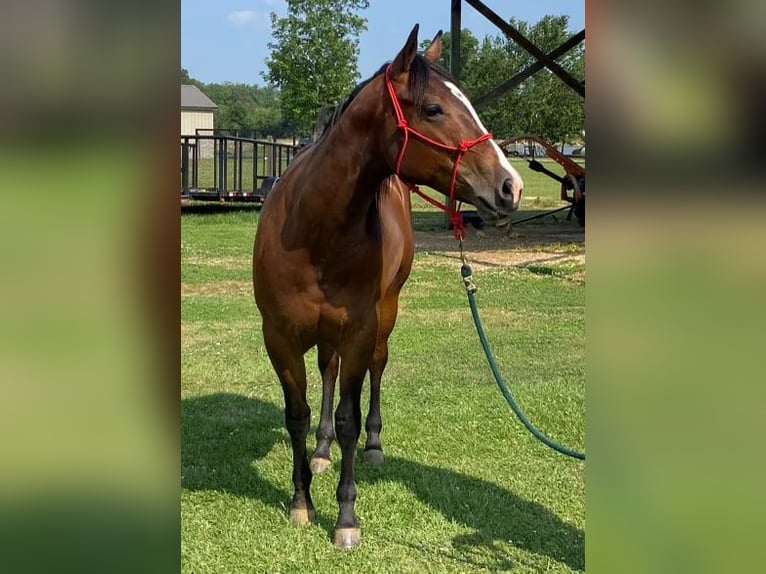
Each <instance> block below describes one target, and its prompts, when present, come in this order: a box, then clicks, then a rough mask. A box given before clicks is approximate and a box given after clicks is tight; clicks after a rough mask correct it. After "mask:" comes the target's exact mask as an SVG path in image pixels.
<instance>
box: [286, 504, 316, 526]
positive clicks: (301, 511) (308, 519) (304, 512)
mask: <svg viewBox="0 0 766 574" xmlns="http://www.w3.org/2000/svg"><path fill="white" fill-rule="evenodd" d="M315 517H316V512H315V511H314V509H313V508H291V509H290V522H292V524H293V526H307V525H309V524H311V523H312V522H314V518H315Z"/></svg>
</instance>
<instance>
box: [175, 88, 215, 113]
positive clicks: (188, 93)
mask: <svg viewBox="0 0 766 574" xmlns="http://www.w3.org/2000/svg"><path fill="white" fill-rule="evenodd" d="M181 108H182V109H183V108H196V109H204V110H215V109H218V106H216V105H215V103H214V102H213V100H211V99H210V98H208V97H207V96H206V95H205V94H204V93H203V92H202V90H200V89H199V88H198V87H197V86H193V85H181Z"/></svg>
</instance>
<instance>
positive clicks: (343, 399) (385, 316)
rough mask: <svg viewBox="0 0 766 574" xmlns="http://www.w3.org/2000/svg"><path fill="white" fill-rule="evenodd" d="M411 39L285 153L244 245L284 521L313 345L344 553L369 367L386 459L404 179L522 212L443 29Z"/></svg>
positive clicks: (303, 500)
mask: <svg viewBox="0 0 766 574" xmlns="http://www.w3.org/2000/svg"><path fill="white" fill-rule="evenodd" d="M417 47H418V26H417V25H416V26H415V27H414V28H413V30H412V32H411V33H410V35H409V37H408V38H407V41H406V43H405V45H404V47H403V48H402V49H401V51H400V52H399V53H398V54H397V55H396V57H395V58H394V60H393V61H392V62H391V63H390V64H388V65H385V66H383V67H382V68H381V69H380V70H379V71H378V72H377V73H376V74H374V75H373V76H372V77H371V78H369V79H368V80H366V81H365V82H363V83H362V84H360V85H359V86H357V88H356V89H355V90H354V91H353V92H352V94H351V95H350V96H349V98H348V99H347V100H346V101H345V102H344V103H343V104H342V105H341V106H340V107H339V109H338V112H336V114H335V115H334V117H333V118H332V120H331V122H330V124H329V125H328V126H327V129H326V130H325V131H324V133H323V134H322V135H321V136H320V138H319V139H318V140H317V141H316V142H315V143H314V144H313V145H312V146H310V147H309V148H308V149H306V150H305V151H303V152H302V153H301V154H300V155H299V156H297V157H296V158H295V159H294V160H293V161H292V163H291V164H290V166H289V167H288V168H287V170H286V171H285V173H284V174H283V175H282V177H281V178H280V180H279V182H278V184H277V185H276V187H275V188H274V189H273V190H272V192H271V193H270V194H269V196H268V197H267V199H266V201H265V203H264V205H263V208H262V210H261V215H260V220H259V224H258V229H257V232H256V236H255V246H254V250H253V287H254V293H255V301H256V304H257V307H258V309H259V311H260V313H261V317H262V329H263V340H264V344H265V347H266V351H267V353H268V355H269V359H270V360H271V363H272V366H273V367H274V370H275V372H276V374H277V377H278V378H279V381H280V383H281V385H282V390H283V393H284V399H285V426H286V427H287V431H288V433H289V435H290V441H291V445H292V452H293V473H292V480H293V486H294V489H295V490H294V494H293V499H292V503H291V506H290V519H291V521H292V523H293V524H295V525H305V524H308V523H309V522H311V521H313V520H314V517H315V510H314V505H313V503H312V500H311V493H310V487H311V478H312V467H311V466H310V464H309V459H308V455H307V451H306V437H307V436H308V432H309V426H310V421H311V409H310V408H309V405H308V403H307V400H306V367H305V362H304V355H305V353H306V352H307V351H308V350H309V349H311V348H312V347H314V346H316V347H317V351H318V353H317V354H318V363H319V370H320V372H321V373H322V379H323V400H322V417H321V420H320V424H319V429H318V431H317V437H318V444H317V450H316V451H315V456H314V464H313V468H314V470H315V471H320V470H322V467H326V466H327V465H328V464H329V445H330V442H331V441H332V440H333V437H335V438H337V441H338V443H339V445H340V449H341V471H340V480H339V483H338V488H337V490H336V498H337V501H338V505H339V514H338V519H337V521H336V523H335V529H334V536H333V538H334V543H335V545H336V546H337V547H340V548H346V549H348V548H355V547H357V546H358V545H359V544H360V543H361V539H362V538H361V529H360V525H359V521H358V519H357V517H356V513H355V511H354V505H355V501H356V495H357V489H356V482H355V478H354V457H355V453H356V445H357V441H358V440H359V435H360V433H361V407H360V396H361V390H362V384H363V382H364V378H365V376H366V374H367V371H368V370H369V371H370V373H371V377H370V379H371V390H372V399H371V401H370V403H371V404H370V413H369V415H368V418H367V425H366V426H367V433H368V434H367V443H366V452H367V453H372V454H370V455H369V457H367V458H370V459H372V461H373V462H376V461H379V460H381V459H382V451H381V445H380V436H379V434H380V428H381V422H380V412H379V391H380V379H381V377H382V374H383V370H384V368H385V365H386V361H387V358H388V348H387V340H388V337H389V335H390V333H391V331H392V329H393V327H394V323H395V321H396V315H397V308H398V296H399V291H400V289H401V287H402V285H403V284H404V282H405V281H406V279H407V277H408V275H409V272H410V268H411V265H412V259H413V250H414V249H413V243H414V242H413V237H412V225H411V221H410V202H409V196H408V193H407V190H408V189H409V187H408V186H409V185H417V184H422V185H428V186H430V187H432V188H433V189H435V190H437V191H439V192H441V193H443V194H445V195H446V196H448V197H451V198H452V199H454V200H459V201H465V202H468V203H471V204H473V205H475V206H476V208H477V209H478V210H479V211H480V212H481V214H482V216H483V217H484V218H485V219H488V220H493V219H498V218H501V217H507V216H508V215H509V214H510V213H511V212H512V211H515V210H516V209H518V206H519V202H520V200H521V193H522V187H523V183H522V180H521V177H520V176H519V174H518V172H516V170H515V169H513V167H512V166H511V165H510V164H509V163H508V160H507V159H506V157H505V155H504V154H503V153H502V152H501V151H500V149H499V148H498V147H497V144H496V143H495V142H494V141H492V139H491V138H492V136H491V135H490V134H489V133H488V132H487V130H486V128H485V127H484V126H483V125H482V123H481V121H480V120H479V118H478V116H477V114H476V112H475V110H474V109H473V107H472V106H471V104H470V102H469V100H468V99H467V98H466V96H465V95H464V94H463V93H462V92H461V91H460V89H459V88H458V87H457V85H456V83H455V81H454V79H452V78H451V77H450V76H449V74H447V73H446V72H444V71H443V70H441V69H440V68H439V67H438V66H436V65H435V63H436V62H437V61H438V60H439V58H440V56H441V49H442V42H441V32H439V33H438V34H437V35H436V37H435V38H434V40H433V41H432V42H431V44H430V46H429V48H428V49H427V50H426V51H425V53H424V54H423V55H421V54H418V52H417ZM404 182H406V183H404ZM338 372H339V373H340V399H339V403H338V406H337V408H336V410H335V421H334V422H335V424H334V431H333V425H332V421H331V411H332V405H333V393H334V384H335V378H336V376H337V374H338ZM373 405H374V406H373Z"/></svg>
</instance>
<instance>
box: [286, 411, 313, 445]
mask: <svg viewBox="0 0 766 574" xmlns="http://www.w3.org/2000/svg"><path fill="white" fill-rule="evenodd" d="M306 411H308V412H306ZM310 425H311V411H310V410H308V407H307V408H306V409H300V410H298V411H297V416H296V411H295V410H293V409H285V427H287V432H288V433H289V434H290V436H291V437H304V438H305V437H307V436H308V434H309V426H310Z"/></svg>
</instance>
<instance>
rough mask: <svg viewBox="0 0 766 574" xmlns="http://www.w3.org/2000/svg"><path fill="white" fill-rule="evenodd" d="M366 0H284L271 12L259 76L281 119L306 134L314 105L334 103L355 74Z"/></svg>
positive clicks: (352, 82) (313, 116)
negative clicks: (274, 90) (279, 10)
mask: <svg viewBox="0 0 766 574" xmlns="http://www.w3.org/2000/svg"><path fill="white" fill-rule="evenodd" d="M368 6H369V1H368V0H287V16H285V17H284V18H281V17H279V16H278V15H277V14H275V13H272V14H271V28H272V41H271V42H269V48H270V49H271V56H270V58H269V59H268V60H267V61H266V63H267V65H268V73H265V74H264V78H265V79H266V80H268V81H269V82H270V83H271V84H272V85H274V86H277V87H278V88H279V89H280V93H281V99H280V102H281V109H282V115H283V117H284V119H285V120H286V121H287V122H288V123H291V124H293V125H295V126H296V127H297V128H298V129H299V130H300V131H301V133H303V134H308V133H311V130H312V129H313V127H314V123H315V120H316V118H317V114H318V113H319V111H320V109H321V108H322V107H323V106H324V105H326V104H329V103H338V102H340V101H341V100H342V99H343V98H344V97H345V96H346V95H348V93H349V92H350V91H351V90H352V89H353V87H354V85H355V84H356V83H357V81H358V79H359V72H358V69H357V56H358V54H359V34H360V33H361V32H362V31H364V30H366V29H367V19H366V18H364V17H362V16H360V15H359V12H360V11H361V10H364V9H366V8H367V7H368Z"/></svg>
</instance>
